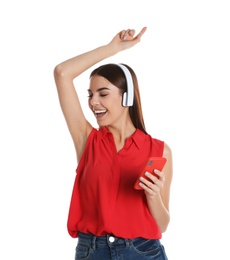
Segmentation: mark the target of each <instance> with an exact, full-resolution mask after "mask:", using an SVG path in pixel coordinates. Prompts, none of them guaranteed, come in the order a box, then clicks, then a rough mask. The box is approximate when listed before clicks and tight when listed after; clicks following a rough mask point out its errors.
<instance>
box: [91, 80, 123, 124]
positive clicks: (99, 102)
mask: <svg viewBox="0 0 230 260" xmlns="http://www.w3.org/2000/svg"><path fill="white" fill-rule="evenodd" d="M88 93H89V107H90V109H91V110H92V112H93V113H94V115H95V117H96V119H97V123H98V125H99V126H109V125H116V124H117V123H118V124H119V122H120V120H123V117H124V115H125V113H124V112H125V111H126V112H127V109H125V108H124V107H123V106H122V105H121V104H122V95H121V93H120V90H119V89H118V88H117V87H116V86H114V85H113V84H112V83H110V82H109V81H108V80H107V79H106V78H104V77H101V76H98V75H95V76H93V77H92V78H91V80H90V88H89V90H88Z"/></svg>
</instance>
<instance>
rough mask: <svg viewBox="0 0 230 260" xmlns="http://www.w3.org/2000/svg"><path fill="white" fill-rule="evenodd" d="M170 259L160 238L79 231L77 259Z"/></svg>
mask: <svg viewBox="0 0 230 260" xmlns="http://www.w3.org/2000/svg"><path fill="white" fill-rule="evenodd" d="M83 259H84V260H141V259H142V260H144V259H146V260H147V259H152V260H168V258H167V256H166V253H165V250H164V247H163V245H162V244H161V242H160V240H148V239H143V238H134V239H123V238H119V237H115V236H113V235H107V236H100V237H97V236H94V235H88V234H84V233H79V237H78V244H77V247H76V254H75V260H83Z"/></svg>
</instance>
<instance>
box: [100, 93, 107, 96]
mask: <svg viewBox="0 0 230 260" xmlns="http://www.w3.org/2000/svg"><path fill="white" fill-rule="evenodd" d="M107 95H108V94H105V93H101V94H100V96H101V97H106V96H107Z"/></svg>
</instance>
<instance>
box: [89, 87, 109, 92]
mask: <svg viewBox="0 0 230 260" xmlns="http://www.w3.org/2000/svg"><path fill="white" fill-rule="evenodd" d="M102 90H110V89H109V88H106V87H103V88H98V89H97V90H96V92H100V91H102ZM87 91H88V92H92V90H90V89H88V90H87Z"/></svg>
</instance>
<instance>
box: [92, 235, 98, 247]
mask: <svg viewBox="0 0 230 260" xmlns="http://www.w3.org/2000/svg"><path fill="white" fill-rule="evenodd" d="M96 239H97V237H96V236H93V238H92V249H93V250H95V249H96Z"/></svg>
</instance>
